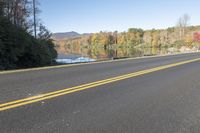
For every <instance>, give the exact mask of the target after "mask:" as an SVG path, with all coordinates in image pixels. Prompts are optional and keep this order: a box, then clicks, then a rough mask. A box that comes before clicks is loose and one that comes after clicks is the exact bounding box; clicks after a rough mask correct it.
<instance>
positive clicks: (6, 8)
mask: <svg viewBox="0 0 200 133" xmlns="http://www.w3.org/2000/svg"><path fill="white" fill-rule="evenodd" d="M32 10H33V8H32V3H31V1H30V0H1V1H0V70H7V69H16V68H28V67H39V66H46V65H51V64H53V63H54V62H55V61H54V60H55V58H56V57H57V52H56V50H55V49H54V44H53V42H52V40H51V39H50V37H51V34H50V33H49V31H48V30H47V29H46V28H45V27H44V26H43V25H40V26H38V34H37V38H35V37H34V36H33V32H32V31H33V21H32V17H31V16H33V14H32V13H33V11H32Z"/></svg>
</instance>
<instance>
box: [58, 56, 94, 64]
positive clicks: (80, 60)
mask: <svg viewBox="0 0 200 133" xmlns="http://www.w3.org/2000/svg"><path fill="white" fill-rule="evenodd" d="M94 61H96V60H95V59H91V58H88V57H79V58H75V59H74V58H66V59H63V58H62V59H56V62H58V63H66V64H70V63H84V62H94Z"/></svg>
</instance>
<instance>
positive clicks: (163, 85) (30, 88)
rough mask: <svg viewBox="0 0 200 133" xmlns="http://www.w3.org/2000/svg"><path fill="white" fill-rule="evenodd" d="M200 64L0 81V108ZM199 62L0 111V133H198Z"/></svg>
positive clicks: (50, 72)
mask: <svg viewBox="0 0 200 133" xmlns="http://www.w3.org/2000/svg"><path fill="white" fill-rule="evenodd" d="M197 58H200V53H193V54H182V55H174V56H165V57H155V58H147V59H136V60H135V59H133V60H122V61H116V62H105V63H98V64H90V65H81V66H73V67H66V68H52V69H46V70H39V71H29V72H19V73H10V74H1V75H0V103H1V104H3V103H7V102H10V101H14V100H18V99H22V98H28V97H31V96H36V95H39V94H45V93H48V92H52V91H58V90H62V89H65V88H70V87H73V86H79V85H82V84H86V83H91V82H95V81H99V80H103V79H108V78H112V77H115V76H120V75H124V74H129V73H133V72H137V71H141V70H147V69H151V68H155V67H159V66H164V65H168V64H173V63H177V62H182V61H187V60H192V59H197ZM199 95H200V61H195V62H191V63H188V64H184V65H180V66H175V67H172V68H168V69H164V70H160V71H156V72H153V73H148V74H145V75H141V76H137V77H132V78H128V79H124V80H120V81H117V82H112V83H108V84H105V85H100V86H96V87H93V88H92V89H87V90H83V91H78V92H74V93H70V94H67V95H62V96H58V97H55V98H52V99H47V100H41V101H39V102H35V103H30V104H27V105H24V106H20V107H16V108H12V109H8V110H5V111H0V133H199V132H200V96H199Z"/></svg>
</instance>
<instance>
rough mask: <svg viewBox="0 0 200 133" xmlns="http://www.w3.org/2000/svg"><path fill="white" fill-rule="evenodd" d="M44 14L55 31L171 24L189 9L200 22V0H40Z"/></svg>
mask: <svg viewBox="0 0 200 133" xmlns="http://www.w3.org/2000/svg"><path fill="white" fill-rule="evenodd" d="M39 1H40V8H41V10H42V12H41V14H40V18H41V19H42V21H43V23H44V24H45V25H46V26H47V27H48V29H49V30H50V31H52V32H67V31H77V32H79V33H92V32H99V31H115V30H118V31H126V30H127V29H128V28H131V27H135V28H143V29H152V28H167V27H170V26H174V25H175V24H176V22H177V20H178V18H179V17H180V16H181V15H183V14H185V13H187V14H188V15H190V16H191V21H190V24H191V25H200V14H199V13H200V7H199V5H200V0H39Z"/></svg>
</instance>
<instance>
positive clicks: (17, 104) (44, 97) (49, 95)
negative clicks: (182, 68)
mask: <svg viewBox="0 0 200 133" xmlns="http://www.w3.org/2000/svg"><path fill="white" fill-rule="evenodd" d="M195 61H200V58H198V59H193V60H188V61H183V62H178V63H174V64H169V65H165V66H160V67H156V68H152V69H147V70H142V71H138V72H133V73H130V74H125V75H122V76H117V77H113V78H109V79H105V80H100V81H97V82H92V83H88V84H84V85H80V86H75V87H72V88H66V89H63V90H59V91H54V92H50V93H46V94H42V95H38V96H33V97H29V98H25V99H20V100H16V101H12V102H8V103H3V104H0V111H4V110H8V109H12V108H16V107H20V106H23V105H27V104H31V103H35V102H39V101H42V100H47V99H52V98H55V97H59V96H63V95H66V94H70V93H74V92H78V91H83V90H86V89H91V88H94V87H97V86H101V85H105V84H108V83H113V82H116V81H120V80H124V79H128V78H133V77H136V76H140V75H144V74H148V73H152V72H156V71H160V70H164V69H167V68H171V67H175V66H179V65H183V64H187V63H191V62H195Z"/></svg>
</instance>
